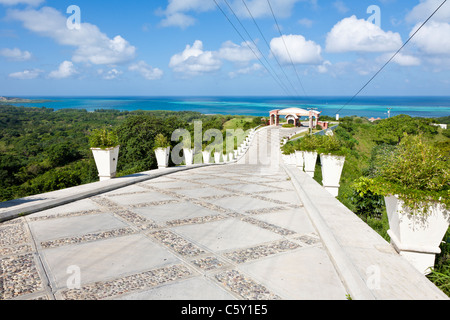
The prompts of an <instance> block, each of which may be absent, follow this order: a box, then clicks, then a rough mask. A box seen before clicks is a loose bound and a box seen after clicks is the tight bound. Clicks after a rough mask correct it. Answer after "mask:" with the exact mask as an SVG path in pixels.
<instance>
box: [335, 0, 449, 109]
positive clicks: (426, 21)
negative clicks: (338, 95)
mask: <svg viewBox="0 0 450 320" xmlns="http://www.w3.org/2000/svg"><path fill="white" fill-rule="evenodd" d="M446 2H447V0H444V2H442V4H441V5H440V6H439V7H438V8H437V9H436V10H435V11H434V12H433V13H432V14H431V16H429V17H428V19H427V20H425V22H424V23H422V25H421V26H420V27H419V28H418V29H417V30H416V31H415V32H414V33H413V34H412V35H411V36H410V37H409V39H408V40H407V41H406V42H405V43H404V44H403V46H402V47H401V48H400V49H398V50H397V52H396V53H394V55H393V56H392V57H391V58H390V59H389V60H388V62H386V63H385V64H384V66H382V67H381V69H380V70H378V71H377V72H376V73H375V74H374V76H373V77H372V78H370V80H369V81H368V82H367V83H366V84H365V85H364V86H363V87H362V88H361V89H360V90H359V91H358V92H357V93H356V94H355V95H354V96H353V97H352V98H351V99H350V100H349V101H348V102H347V103H346V104H345V105H344V106H342V108H340V109H339V110H338V111H337V112H336V114H338V113H339V112H341V111H342V110H343V109H344V108H345V107H346V106H348V105H349V104H350V103H351V102H352V101H353V100H354V99H355V98H356V97H357V96H358V95H359V94H360V93H361V92H362V91H363V90H364V89H365V88H366V87H367V86H368V85H369V84H370V83H371V82H372V81H373V79H375V78H376V76H378V74H380V73H381V71H383V69H384V68H386V66H387V65H388V64H389V63H390V62H391V61H392V60H394V58H395V57H396V56H397V55H398V54H399V53H400V51H401V50H402V49H403V48H404V47H405V46H406V45H407V44H408V43H409V42H410V41H411V39H412V38H414V36H415V35H416V34H417V33H418V32H419V31H420V29H422V28H423V27H424V26H425V24H427V23H428V21H430V20H431V18H433V16H434V15H435V14H436V13H437V12H438V11H439V10H440V9H441V8H442V6H443V5H444V4H445V3H446Z"/></svg>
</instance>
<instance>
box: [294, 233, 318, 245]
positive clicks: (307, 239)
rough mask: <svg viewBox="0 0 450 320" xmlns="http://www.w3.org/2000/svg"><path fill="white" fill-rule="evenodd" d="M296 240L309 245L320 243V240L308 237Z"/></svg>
mask: <svg viewBox="0 0 450 320" xmlns="http://www.w3.org/2000/svg"><path fill="white" fill-rule="evenodd" d="M295 239H296V240H300V241H301V242H303V243H305V244H307V245H311V246H312V245H315V244H317V243H320V239H318V238H315V237H312V236H308V235H304V236H301V237H298V238H295Z"/></svg>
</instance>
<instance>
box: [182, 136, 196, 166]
mask: <svg viewBox="0 0 450 320" xmlns="http://www.w3.org/2000/svg"><path fill="white" fill-rule="evenodd" d="M183 154H184V162H185V163H186V166H192V165H193V164H194V149H192V148H191V142H190V141H189V140H184V141H183Z"/></svg>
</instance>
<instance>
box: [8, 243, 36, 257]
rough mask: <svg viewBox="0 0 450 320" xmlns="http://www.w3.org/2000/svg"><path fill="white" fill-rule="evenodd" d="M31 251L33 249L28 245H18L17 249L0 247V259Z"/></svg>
mask: <svg viewBox="0 0 450 320" xmlns="http://www.w3.org/2000/svg"><path fill="white" fill-rule="evenodd" d="M32 250H33V248H32V247H31V246H30V245H28V244H24V245H20V246H17V247H3V248H1V247H0V257H2V256H10V255H14V254H15V255H17V254H23V253H28V252H31V251H32Z"/></svg>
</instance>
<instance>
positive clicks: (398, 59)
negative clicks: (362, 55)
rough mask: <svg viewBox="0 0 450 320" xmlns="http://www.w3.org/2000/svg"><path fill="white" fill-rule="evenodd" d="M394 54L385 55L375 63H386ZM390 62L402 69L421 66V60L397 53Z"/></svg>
mask: <svg viewBox="0 0 450 320" xmlns="http://www.w3.org/2000/svg"><path fill="white" fill-rule="evenodd" d="M393 55H394V53H386V54H383V55H382V56H380V57H378V58H377V62H379V63H386V62H387V61H388V60H389V59H390V58H391V57H392V56H393ZM392 62H394V63H396V64H398V65H400V66H402V67H415V66H420V65H421V60H420V59H419V58H418V57H414V56H412V55H408V54H403V53H398V54H397V55H396V56H395V58H394V59H393V60H392Z"/></svg>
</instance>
